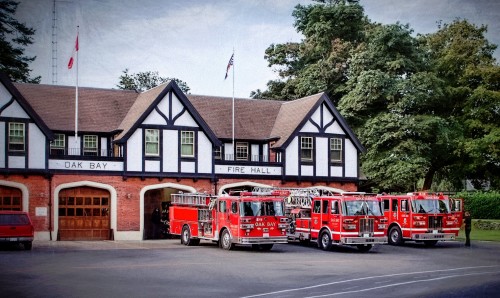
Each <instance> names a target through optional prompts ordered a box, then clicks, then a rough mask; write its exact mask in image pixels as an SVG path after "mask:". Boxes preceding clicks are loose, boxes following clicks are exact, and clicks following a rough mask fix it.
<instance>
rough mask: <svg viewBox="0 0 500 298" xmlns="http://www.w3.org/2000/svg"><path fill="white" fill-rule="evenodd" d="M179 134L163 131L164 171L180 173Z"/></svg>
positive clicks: (172, 131) (174, 131)
mask: <svg viewBox="0 0 500 298" xmlns="http://www.w3.org/2000/svg"><path fill="white" fill-rule="evenodd" d="M178 135H179V133H178V131H177V130H164V131H163V146H162V148H163V171H164V172H178V170H179V163H178V159H179V150H178V147H179V146H178V142H177V139H178V138H179V136H178Z"/></svg>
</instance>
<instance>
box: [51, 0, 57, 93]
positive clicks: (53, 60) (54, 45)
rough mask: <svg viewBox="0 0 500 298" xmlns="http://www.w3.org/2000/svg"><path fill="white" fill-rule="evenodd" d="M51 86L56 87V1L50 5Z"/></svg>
mask: <svg viewBox="0 0 500 298" xmlns="http://www.w3.org/2000/svg"><path fill="white" fill-rule="evenodd" d="M52 85H57V13H56V0H54V1H53V5H52Z"/></svg>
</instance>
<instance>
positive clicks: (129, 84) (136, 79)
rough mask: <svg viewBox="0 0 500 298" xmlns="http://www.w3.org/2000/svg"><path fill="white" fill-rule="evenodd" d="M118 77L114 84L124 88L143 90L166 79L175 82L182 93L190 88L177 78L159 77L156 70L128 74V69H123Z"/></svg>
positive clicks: (187, 91) (164, 81)
mask: <svg viewBox="0 0 500 298" xmlns="http://www.w3.org/2000/svg"><path fill="white" fill-rule="evenodd" d="M119 79H120V82H119V83H118V85H116V86H117V87H118V88H120V89H124V90H136V91H145V90H148V89H151V88H154V87H156V86H158V85H161V84H163V83H166V82H168V81H174V82H175V83H177V85H178V86H179V88H180V89H181V90H182V92H184V93H189V90H191V89H190V88H189V86H188V85H187V83H186V82H184V81H182V80H179V79H177V78H168V77H161V76H160V75H159V74H158V72H157V71H144V72H138V73H134V74H129V72H128V69H125V70H124V71H123V74H122V75H121V76H120V78H119Z"/></svg>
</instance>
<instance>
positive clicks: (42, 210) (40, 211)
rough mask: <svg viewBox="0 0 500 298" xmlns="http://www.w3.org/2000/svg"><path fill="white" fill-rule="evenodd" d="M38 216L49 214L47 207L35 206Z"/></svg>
mask: <svg viewBox="0 0 500 298" xmlns="http://www.w3.org/2000/svg"><path fill="white" fill-rule="evenodd" d="M35 215H36V216H47V207H35Z"/></svg>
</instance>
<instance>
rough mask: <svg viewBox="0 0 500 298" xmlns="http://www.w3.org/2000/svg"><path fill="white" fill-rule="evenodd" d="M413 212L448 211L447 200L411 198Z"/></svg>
mask: <svg viewBox="0 0 500 298" xmlns="http://www.w3.org/2000/svg"><path fill="white" fill-rule="evenodd" d="M412 208H413V212H416V213H422V214H426V213H450V208H449V202H448V200H434V199H430V200H429V199H426V200H413V201H412Z"/></svg>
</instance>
